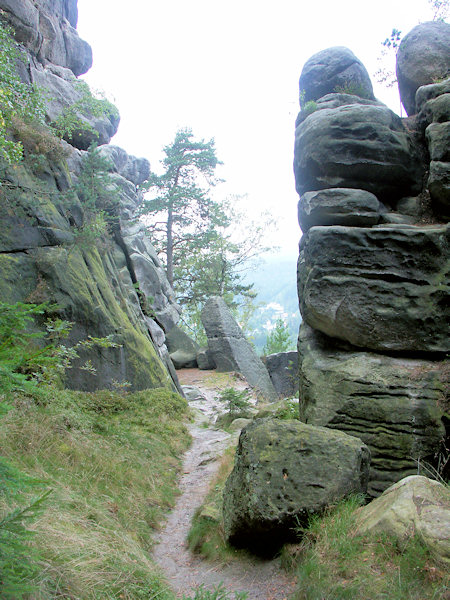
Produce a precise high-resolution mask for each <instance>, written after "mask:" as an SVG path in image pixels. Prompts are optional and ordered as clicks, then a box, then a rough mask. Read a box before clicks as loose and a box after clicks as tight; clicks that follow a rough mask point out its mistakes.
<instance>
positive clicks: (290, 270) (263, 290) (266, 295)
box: [245, 255, 301, 353]
mask: <svg viewBox="0 0 450 600" xmlns="http://www.w3.org/2000/svg"><path fill="white" fill-rule="evenodd" d="M245 282H246V283H253V284H254V288H255V290H256V292H257V294H258V295H257V298H256V301H255V303H256V304H257V305H258V309H257V310H256V312H255V314H254V315H253V317H252V318H251V319H250V321H249V329H250V332H251V336H252V338H253V339H252V341H253V343H254V345H255V347H256V350H257V351H258V352H259V353H261V352H262V348H263V346H264V344H265V342H266V337H267V334H268V332H269V331H270V329H271V328H272V327H273V326H274V325H275V322H276V320H277V319H278V318H279V317H281V318H282V319H283V320H284V321H285V323H286V324H287V326H288V328H289V331H290V333H291V338H292V349H295V348H296V344H297V335H298V328H299V325H300V320H301V318H300V313H299V309H298V297H297V257H296V256H286V255H273V256H268V257H267V258H265V259H264V261H262V262H261V264H259V265H257V266H256V267H255V268H254V269H252V270H251V271H250V272H249V273H248V274H247V275H246V277H245Z"/></svg>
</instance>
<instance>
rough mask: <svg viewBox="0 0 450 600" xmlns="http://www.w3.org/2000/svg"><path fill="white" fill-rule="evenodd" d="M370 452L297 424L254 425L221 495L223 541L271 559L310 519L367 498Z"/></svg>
mask: <svg viewBox="0 0 450 600" xmlns="http://www.w3.org/2000/svg"><path fill="white" fill-rule="evenodd" d="M369 462H370V451H369V449H368V448H367V446H366V445H365V444H363V443H362V442H361V440H359V439H357V438H355V437H352V436H349V435H347V434H345V433H342V432H340V431H333V430H329V429H325V428H323V427H313V426H311V425H305V424H304V423H300V422H297V421H280V420H278V419H270V418H268V419H258V420H256V421H254V422H253V423H251V424H250V425H248V426H247V427H245V428H244V429H243V430H242V433H241V435H240V438H239V445H238V448H237V451H236V459H235V465H234V469H233V471H232V473H231V475H230V476H229V478H228V480H227V482H226V485H225V490H224V507H223V516H224V526H225V536H226V538H227V540H228V541H229V542H230V543H231V544H233V545H235V546H237V547H248V548H250V549H252V550H253V551H254V552H256V553H258V554H271V553H273V552H274V551H275V550H276V549H277V548H278V547H279V546H280V545H281V544H282V543H284V542H286V541H289V540H292V539H295V528H296V527H298V525H299V524H301V523H305V521H306V519H307V518H308V516H309V515H311V514H313V513H317V512H320V511H322V510H323V509H324V508H325V507H326V506H327V505H329V504H330V503H332V502H335V501H336V500H338V499H341V498H343V497H344V496H346V495H348V494H350V493H351V492H365V491H366V488H367V481H368V474H369Z"/></svg>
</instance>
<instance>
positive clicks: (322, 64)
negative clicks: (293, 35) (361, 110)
mask: <svg viewBox="0 0 450 600" xmlns="http://www.w3.org/2000/svg"><path fill="white" fill-rule="evenodd" d="M299 88H300V101H301V104H302V105H304V104H305V103H306V102H308V101H310V100H318V99H319V98H321V97H322V96H325V95H326V94H331V93H333V92H339V91H343V92H347V93H348V94H354V95H356V96H362V97H363V98H371V99H374V95H373V89H372V82H371V81H370V77H369V74H368V72H367V70H366V68H365V66H364V65H363V64H362V62H361V61H360V60H359V59H358V58H357V57H356V56H355V55H354V54H353V52H352V51H351V50H349V49H348V48H346V47H345V46H334V47H332V48H327V49H325V50H321V51H320V52H318V53H317V54H314V55H313V56H311V58H310V59H309V60H307V62H306V63H305V65H304V67H303V70H302V73H301V75H300V82H299Z"/></svg>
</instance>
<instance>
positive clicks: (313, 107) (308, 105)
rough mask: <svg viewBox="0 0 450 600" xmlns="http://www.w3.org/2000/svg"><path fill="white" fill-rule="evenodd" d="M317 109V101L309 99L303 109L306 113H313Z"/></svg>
mask: <svg viewBox="0 0 450 600" xmlns="http://www.w3.org/2000/svg"><path fill="white" fill-rule="evenodd" d="M316 110H317V102H314V100H308V102H306V104H305V106H304V107H303V109H302V111H303V112H304V113H305V115H311V114H312V113H313V112H315V111H316Z"/></svg>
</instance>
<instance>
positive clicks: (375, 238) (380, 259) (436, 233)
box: [298, 225, 450, 353]
mask: <svg viewBox="0 0 450 600" xmlns="http://www.w3.org/2000/svg"><path fill="white" fill-rule="evenodd" d="M449 242H450V228H449V227H448V226H444V225H442V226H441V225H435V226H431V225H428V226H425V227H415V226H408V225H404V226H399V227H395V226H394V227H381V226H380V227H376V228H370V229H369V228H356V227H337V226H333V227H314V228H312V229H311V230H310V231H309V232H308V234H307V235H306V236H304V237H303V238H302V244H301V253H300V259H299V267H298V278H299V298H300V306H301V312H302V315H303V318H304V319H305V321H306V322H307V323H308V324H309V325H311V327H314V328H315V329H318V330H319V331H321V332H323V333H326V334H327V335H329V336H331V337H337V338H340V339H342V340H346V341H348V342H350V343H351V344H353V345H355V346H359V347H361V348H369V349H372V350H382V351H406V352H418V351H425V352H442V353H445V352H447V351H448V350H449V344H450V314H449V308H448V306H449V305H448V302H447V301H448V299H449V292H450V287H449V261H448V256H449Z"/></svg>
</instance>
